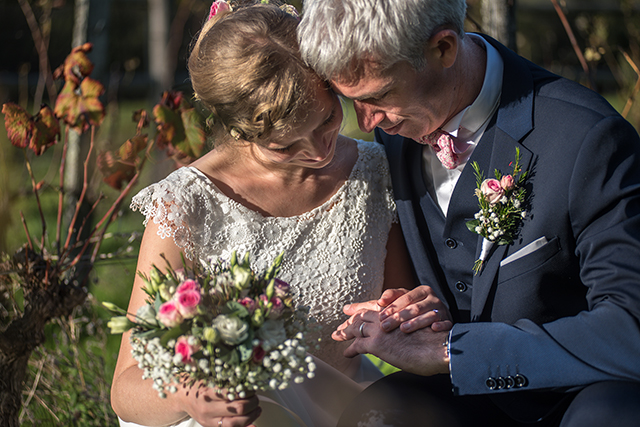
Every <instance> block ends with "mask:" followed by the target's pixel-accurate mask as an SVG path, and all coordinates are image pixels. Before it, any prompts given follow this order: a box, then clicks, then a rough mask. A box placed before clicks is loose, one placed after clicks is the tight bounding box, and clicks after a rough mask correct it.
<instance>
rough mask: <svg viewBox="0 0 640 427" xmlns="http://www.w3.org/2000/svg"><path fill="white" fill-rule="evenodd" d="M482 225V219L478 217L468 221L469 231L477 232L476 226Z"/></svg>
mask: <svg viewBox="0 0 640 427" xmlns="http://www.w3.org/2000/svg"><path fill="white" fill-rule="evenodd" d="M478 226H480V221H479V220H477V219H472V220H471V221H467V228H468V229H469V231H472V232H474V233H475V232H476V227H478Z"/></svg>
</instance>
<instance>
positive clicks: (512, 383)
mask: <svg viewBox="0 0 640 427" xmlns="http://www.w3.org/2000/svg"><path fill="white" fill-rule="evenodd" d="M504 382H505V384H506V386H505V387H506V388H507V389H509V388H512V387H513V386H515V385H516V380H515V378H513V377H512V376H511V375H509V376H508V377H506V378H505V379H504Z"/></svg>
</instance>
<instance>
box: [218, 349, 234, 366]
mask: <svg viewBox="0 0 640 427" xmlns="http://www.w3.org/2000/svg"><path fill="white" fill-rule="evenodd" d="M215 355H216V357H217V358H218V359H220V360H222V361H223V362H225V363H227V364H229V365H232V366H235V365H237V364H238V362H239V361H240V356H239V355H238V352H237V351H236V350H235V348H233V347H227V346H225V345H221V346H219V347H217V348H216V352H215Z"/></svg>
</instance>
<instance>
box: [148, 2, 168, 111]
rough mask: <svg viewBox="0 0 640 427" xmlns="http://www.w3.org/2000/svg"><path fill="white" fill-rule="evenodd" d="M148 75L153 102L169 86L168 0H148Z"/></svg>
mask: <svg viewBox="0 0 640 427" xmlns="http://www.w3.org/2000/svg"><path fill="white" fill-rule="evenodd" d="M148 5H149V77H150V79H151V88H150V89H151V91H150V94H149V97H150V99H151V100H153V103H155V102H156V100H157V99H159V98H160V94H161V93H162V92H163V91H165V90H169V89H170V88H171V85H172V83H173V76H171V75H170V74H169V62H170V61H169V53H168V43H169V0H149V2H148Z"/></svg>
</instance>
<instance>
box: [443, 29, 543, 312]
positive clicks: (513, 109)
mask: <svg viewBox="0 0 640 427" xmlns="http://www.w3.org/2000/svg"><path fill="white" fill-rule="evenodd" d="M483 37H484V38H485V39H486V40H487V41H488V42H489V43H491V44H492V45H493V46H494V47H495V48H496V49H498V51H499V52H500V55H501V57H502V60H503V63H504V76H505V77H504V79H503V83H502V94H501V100H500V106H499V108H498V112H497V113H496V115H495V117H494V119H492V122H491V123H490V125H489V127H488V128H487V130H486V131H485V133H484V135H483V136H482V138H481V140H480V141H479V143H478V146H477V147H476V149H475V150H474V153H473V155H472V156H471V158H470V159H469V162H473V161H475V162H477V163H478V165H479V167H480V170H481V171H483V172H484V176H485V178H493V177H494V171H495V169H498V170H499V171H500V172H502V173H509V172H511V168H512V166H510V165H511V162H513V161H514V159H515V154H516V148H519V150H520V161H521V164H522V168H523V170H529V169H530V167H531V160H532V157H533V156H532V153H531V152H530V151H529V150H528V149H526V148H525V147H524V146H523V145H521V144H520V142H521V141H522V140H523V139H524V138H525V137H526V135H527V134H528V133H529V132H531V130H532V129H533V77H532V74H531V70H530V69H529V67H528V66H527V65H526V62H525V61H524V60H522V59H521V58H520V57H518V56H517V55H515V54H514V53H513V52H512V51H510V50H508V49H507V48H505V47H504V46H502V45H501V44H499V43H498V42H496V41H495V40H493V39H491V38H490V37H487V36H483ZM465 175H466V176H465ZM463 177H464V181H462V182H459V184H461V189H460V190H461V191H458V188H457V187H456V191H455V192H454V196H455V197H456V202H455V206H456V208H458V209H460V207H461V206H465V204H466V206H469V200H470V198H472V199H473V203H474V204H475V206H474V209H475V210H474V212H473V213H475V212H476V211H477V209H478V205H477V199H476V198H475V197H473V196H470V195H473V190H474V189H475V187H476V180H475V176H474V173H473V169H472V168H470V167H466V168H465V171H464V172H463V174H462V176H461V177H460V178H461V180H462V178H463ZM473 213H472V215H473ZM482 240H483V239H482V237H481V236H478V239H477V246H476V259H478V258H479V257H480V252H481V248H482ZM506 249H507V245H502V246H499V245H494V247H493V248H492V250H491V252H490V253H489V257H488V259H487V260H486V261H485V263H484V267H483V270H482V272H481V273H479V274H477V275H475V276H474V279H473V296H472V300H471V320H472V321H479V320H481V315H482V312H483V310H484V307H485V304H486V302H487V298H488V296H489V294H490V292H491V289H492V287H493V286H495V285H496V279H497V275H498V270H499V267H500V261H501V260H502V259H503V258H504V255H505V252H506Z"/></svg>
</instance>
